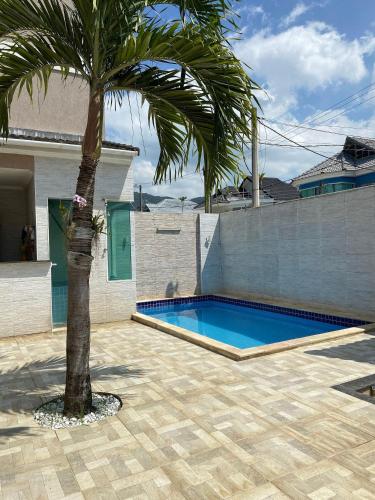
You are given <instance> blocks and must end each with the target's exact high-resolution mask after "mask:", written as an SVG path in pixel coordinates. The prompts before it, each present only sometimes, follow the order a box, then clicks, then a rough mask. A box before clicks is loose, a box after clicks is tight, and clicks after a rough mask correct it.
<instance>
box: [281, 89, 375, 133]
mask: <svg viewBox="0 0 375 500" xmlns="http://www.w3.org/2000/svg"><path fill="white" fill-rule="evenodd" d="M374 86H375V83H370V84H369V85H366V86H365V87H363V88H362V89H360V90H358V91H357V92H354V94H351V95H350V96H348V97H346V98H344V99H341V100H340V101H338V102H336V103H335V104H333V105H332V106H330V107H328V108H327V109H326V110H323V111H320V112H318V114H316V113H315V114H314V115H312V116H311V117H310V118H308V119H306V120H304V121H303V122H302V124H303V125H307V124H312V123H314V122H316V120H317V119H318V118H322V117H324V116H325V115H327V114H329V113H331V112H332V111H334V110H335V109H338V107H339V106H340V105H342V104H344V103H345V105H344V107H346V106H347V105H348V104H350V103H351V102H353V101H355V100H356V99H359V98H360V97H362V96H363V95H366V93H368V89H370V88H371V87H374ZM366 91H367V92H366ZM294 128H295V126H294ZM286 132H287V133H292V132H294V130H293V128H292V129H290V130H287V131H286Z"/></svg>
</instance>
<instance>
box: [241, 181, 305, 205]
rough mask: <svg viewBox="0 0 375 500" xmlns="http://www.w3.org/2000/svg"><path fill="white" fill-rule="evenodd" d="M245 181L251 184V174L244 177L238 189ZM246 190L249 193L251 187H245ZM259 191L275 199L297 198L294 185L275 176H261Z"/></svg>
mask: <svg viewBox="0 0 375 500" xmlns="http://www.w3.org/2000/svg"><path fill="white" fill-rule="evenodd" d="M245 181H248V182H250V183H251V184H252V182H253V181H252V178H251V176H248V177H246V178H245V179H244V181H243V182H242V184H241V186H240V190H241V188H242V186H243V185H244V183H245ZM247 191H248V192H249V194H250V195H251V189H248V188H247ZM260 191H261V192H263V194H264V195H266V196H268V197H270V198H273V199H274V200H275V201H287V200H295V199H296V198H299V194H298V190H297V189H296V188H295V187H294V186H292V185H291V184H288V183H287V182H284V181H282V180H280V179H278V178H277V177H263V179H262V181H261V186H260Z"/></svg>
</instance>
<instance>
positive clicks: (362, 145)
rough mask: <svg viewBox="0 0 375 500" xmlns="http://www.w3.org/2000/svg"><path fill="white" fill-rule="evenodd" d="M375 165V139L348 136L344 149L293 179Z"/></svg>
mask: <svg viewBox="0 0 375 500" xmlns="http://www.w3.org/2000/svg"><path fill="white" fill-rule="evenodd" d="M373 167H375V140H374V139H367V138H364V137H347V138H346V141H345V145H344V148H343V150H342V151H341V152H340V153H337V154H335V155H333V156H331V157H330V158H328V159H327V160H324V161H322V162H321V163H318V165H315V167H312V168H310V169H309V170H306V172H303V173H302V174H301V175H299V176H298V177H295V178H294V179H293V181H296V180H301V179H307V178H309V177H313V176H315V175H321V174H328V173H335V172H347V171H356V170H358V169H360V168H373Z"/></svg>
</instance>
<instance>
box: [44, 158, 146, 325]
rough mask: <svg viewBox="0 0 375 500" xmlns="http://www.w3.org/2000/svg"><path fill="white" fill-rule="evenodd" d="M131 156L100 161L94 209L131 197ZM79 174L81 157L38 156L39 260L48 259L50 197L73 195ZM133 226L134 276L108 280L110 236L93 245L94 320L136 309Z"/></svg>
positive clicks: (101, 209)
mask: <svg viewBox="0 0 375 500" xmlns="http://www.w3.org/2000/svg"><path fill="white" fill-rule="evenodd" d="M130 163H131V160H130V157H129V158H128V159H124V164H123V165H112V164H109V163H101V164H100V165H99V167H98V170H97V176H96V184H95V197H94V213H101V214H105V200H109V201H132V200H133V175H132V169H131V168H130ZM77 176H78V161H74V160H68V159H52V158H42V157H36V158H35V193H36V202H35V205H36V208H35V209H36V227H37V234H36V237H37V257H38V260H44V259H47V260H48V259H49V221H48V199H49V198H51V199H70V200H71V199H72V198H73V196H74V194H75V185H76V180H77ZM131 227H132V235H131V240H132V243H131V245H132V265H133V272H132V279H131V280H124V281H108V279H107V236H106V235H105V234H102V235H101V236H100V237H99V240H98V242H97V244H96V246H95V247H94V250H93V255H94V257H95V258H94V261H93V266H92V273H91V280H90V291H91V292H90V293H91V295H90V312H91V321H92V322H93V323H104V322H109V321H120V320H123V319H128V318H129V317H130V315H131V313H132V312H134V310H135V302H136V292H135V282H136V280H135V245H134V241H135V235H134V215H133V214H131Z"/></svg>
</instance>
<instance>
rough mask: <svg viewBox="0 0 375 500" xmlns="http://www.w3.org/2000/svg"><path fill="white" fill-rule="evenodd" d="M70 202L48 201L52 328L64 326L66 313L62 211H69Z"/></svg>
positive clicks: (66, 285) (66, 288)
mask: <svg viewBox="0 0 375 500" xmlns="http://www.w3.org/2000/svg"><path fill="white" fill-rule="evenodd" d="M70 206H71V201H68V200H48V213H49V252H50V260H51V262H52V321H53V325H54V326H62V325H65V324H66V318H67V311H68V264H67V240H66V236H65V234H66V233H65V222H64V216H63V209H62V207H64V208H65V210H67V209H69V208H70Z"/></svg>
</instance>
